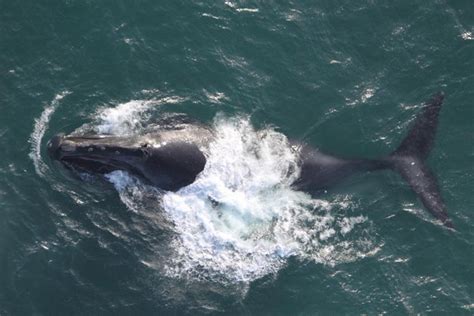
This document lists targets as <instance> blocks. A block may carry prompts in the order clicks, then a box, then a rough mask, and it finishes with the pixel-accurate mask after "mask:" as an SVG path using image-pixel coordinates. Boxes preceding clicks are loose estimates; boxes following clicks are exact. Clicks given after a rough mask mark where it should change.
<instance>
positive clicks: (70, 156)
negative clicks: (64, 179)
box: [47, 92, 453, 228]
mask: <svg viewBox="0 0 474 316" xmlns="http://www.w3.org/2000/svg"><path fill="white" fill-rule="evenodd" d="M443 99H444V95H443V93H441V92H440V93H437V94H435V95H434V96H433V97H432V98H431V99H430V100H429V101H427V102H426V103H425V104H424V105H423V108H422V109H421V112H420V113H419V114H418V116H417V118H416V119H415V121H414V122H413V124H412V126H411V128H410V130H409V132H408V134H407V135H406V136H405V138H404V139H403V140H402V142H401V144H400V145H399V146H398V148H396V149H395V150H394V151H392V152H391V153H389V154H387V155H386V156H384V157H381V158H379V159H363V158H355V159H354V158H342V157H337V156H334V155H329V154H326V153H323V152H322V151H320V150H319V149H315V148H313V147H311V146H310V145H308V144H304V143H301V142H297V141H290V144H291V146H292V148H293V149H294V150H295V151H296V152H297V154H298V157H299V167H300V174H299V177H298V178H297V179H296V180H295V181H294V183H293V187H294V188H296V189H298V190H303V191H306V192H309V193H311V194H317V193H318V192H321V191H323V190H327V189H328V188H330V187H332V186H334V185H336V184H338V183H340V182H341V181H342V180H343V179H346V178H347V177H349V176H351V175H353V174H355V173H359V172H373V171H377V170H384V169H391V170H393V171H396V172H398V173H399V174H400V175H401V176H402V177H403V178H404V179H405V180H406V182H408V184H409V185H410V187H411V188H412V189H413V191H414V192H415V193H416V194H417V196H418V197H419V199H420V200H421V202H422V203H423V205H424V206H425V207H426V209H427V210H428V211H429V212H430V213H431V214H432V215H433V216H434V217H435V218H437V219H438V220H440V221H441V222H442V223H443V224H444V225H445V226H447V227H449V228H453V224H452V222H451V220H450V218H449V217H448V214H447V211H446V206H445V203H444V201H443V199H442V197H441V193H440V191H439V186H438V183H437V180H436V178H435V176H434V174H433V173H432V172H431V171H430V169H429V167H428V165H427V164H426V160H427V158H428V156H429V153H430V152H431V149H432V148H433V145H434V140H435V135H436V130H437V126H438V116H439V112H440V110H441V106H442V103H443ZM212 140H213V131H212V129H211V128H209V127H207V126H205V125H202V124H197V123H194V124H179V126H175V127H173V128H169V127H168V128H164V129H161V130H157V131H155V132H153V133H148V134H145V135H141V136H133V137H119V136H111V135H92V136H91V135H88V136H77V135H69V136H66V135H64V134H58V135H56V136H54V137H53V138H52V139H51V140H50V141H49V142H48V145H47V146H48V152H49V154H50V156H51V157H52V158H53V159H54V160H57V161H60V162H61V163H63V164H64V165H65V166H66V167H68V168H70V169H76V170H80V171H86V172H90V173H98V174H106V173H109V172H112V171H114V170H125V171H127V172H129V173H131V174H134V175H136V176H138V177H140V178H142V179H143V180H145V181H146V182H148V183H150V184H152V185H154V186H156V187H158V188H161V189H163V190H169V191H177V190H179V189H180V188H182V187H184V186H187V185H189V184H191V183H192V182H194V180H195V179H196V177H197V176H198V175H199V173H200V172H201V171H203V170H204V167H205V165H206V155H205V152H206V147H207V146H208V145H209V143H210V142H212Z"/></svg>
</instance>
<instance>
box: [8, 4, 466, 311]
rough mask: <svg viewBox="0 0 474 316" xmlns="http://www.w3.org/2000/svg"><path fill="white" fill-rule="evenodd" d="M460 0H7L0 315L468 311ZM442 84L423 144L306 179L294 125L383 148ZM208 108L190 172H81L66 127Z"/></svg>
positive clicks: (332, 144) (129, 132)
mask: <svg viewBox="0 0 474 316" xmlns="http://www.w3.org/2000/svg"><path fill="white" fill-rule="evenodd" d="M473 33H474V7H473V6H472V4H471V3H470V1H457V2H454V1H441V0H440V1H432V2H429V3H428V2H425V1H398V2H396V3H395V2H390V1H382V2H376V1H361V2H354V1H331V2H325V1H316V2H314V1H313V2H311V1H308V2H305V1H303V2H299V3H293V2H289V3H277V2H273V1H267V2H261V1H221V2H215V3H211V2H209V3H205V2H179V1H168V2H163V1H158V2H157V1H139V2H126V1H114V2H110V3H100V2H96V1H63V2H55V3H53V2H46V1H23V2H6V1H3V2H1V1H0V48H1V49H0V78H1V80H0V101H1V102H0V110H1V112H0V113H1V114H0V123H1V124H0V145H1V149H2V153H1V157H2V159H1V160H0V315H2V316H3V315H31V314H35V315H69V314H77V315H109V314H119V315H122V314H123V315H129V314H132V313H134V314H139V315H141V314H151V315H157V314H158V315H169V314H172V315H173V314H174V315H181V314H250V315H253V314H256V315H260V314H267V315H274V314H281V315H294V314H310V315H313V314H322V315H327V314H385V313H386V314H429V313H434V314H447V315H448V314H449V315H462V314H465V315H470V314H472V313H474V267H473V262H474V225H473V221H472V219H473V206H474V196H473V195H472V191H473V189H474V163H473V161H474V160H473V159H474V145H473V143H474V128H473V121H474V110H473V100H474V59H473V56H474V40H473V38H474V37H473ZM440 90H442V91H444V92H445V94H446V98H445V105H444V107H443V109H442V111H441V115H440V126H439V130H438V134H437V139H436V144H435V147H434V149H433V152H432V154H431V157H430V159H429V160H428V164H429V165H430V167H431V169H432V170H433V172H434V173H435V174H436V175H437V178H438V182H439V185H440V188H441V192H442V195H443V197H444V199H445V201H446V205H447V208H448V212H449V214H450V216H451V218H452V220H453V223H454V225H455V228H456V230H455V231H450V230H448V229H445V228H443V227H442V226H441V225H439V224H438V223H437V222H436V221H435V220H433V218H432V217H431V216H430V215H429V213H427V211H426V210H425V209H424V207H423V206H422V205H421V203H420V201H418V200H417V198H416V195H415V194H414V193H413V192H412V191H411V190H410V188H409V187H408V185H407V184H406V183H405V182H404V181H403V180H402V179H401V177H399V176H398V175H396V174H394V173H392V172H390V171H383V172H379V173H370V174H360V175H357V176H355V177H353V178H352V179H349V180H347V181H345V182H344V183H342V184H341V185H340V186H338V187H336V188H333V189H331V190H329V191H326V192H322V193H321V194H320V195H310V194H308V193H305V192H301V191H297V190H295V189H294V188H293V187H292V186H291V183H292V182H293V181H294V179H296V178H297V177H298V175H299V173H300V172H301V171H300V169H299V166H298V163H297V162H298V159H297V152H298V151H297V149H295V148H292V147H291V145H290V140H292V139H295V140H298V141H303V142H305V143H308V144H310V145H312V146H313V147H318V148H321V149H322V150H324V151H326V152H330V153H334V154H336V155H340V156H347V157H366V158H376V157H380V156H383V155H386V154H388V153H389V152H391V151H392V150H393V149H394V148H396V146H397V144H398V143H399V142H400V141H401V139H402V138H403V136H404V134H405V133H406V131H407V129H408V127H409V125H410V123H411V122H412V121H413V119H414V118H415V117H416V114H417V113H418V112H419V110H420V108H421V106H422V104H423V101H424V100H426V99H428V98H429V97H430V95H431V94H433V93H435V92H437V91H440ZM182 119H185V120H188V119H189V120H196V121H200V122H203V123H205V124H207V125H208V126H209V127H210V128H212V130H213V132H214V135H215V138H214V140H213V141H212V143H211V144H210V145H209V148H207V149H206V152H205V155H206V157H207V164H206V166H205V169H204V171H203V172H202V173H201V174H200V175H199V177H198V178H197V179H196V181H195V182H194V183H192V184H191V185H189V186H187V187H184V188H182V189H181V190H179V191H177V192H165V191H161V190H159V189H157V188H154V187H152V186H150V185H147V184H145V183H142V182H141V181H140V179H137V178H135V177H134V176H133V175H130V174H128V173H126V172H123V171H115V172H112V173H110V174H108V175H106V176H105V177H96V176H92V175H88V174H74V173H71V172H70V171H68V170H66V169H64V168H63V167H62V166H60V165H59V164H57V163H56V162H54V161H51V160H50V159H49V157H48V156H47V154H46V150H45V145H46V142H47V140H48V139H49V138H50V137H52V136H53V135H54V134H56V133H59V132H65V133H76V134H83V133H91V132H92V133H106V134H113V135H120V136H133V135H140V134H144V133H147V132H149V131H151V130H153V129H154V128H155V127H156V126H157V124H159V122H160V121H163V120H166V121H167V122H178V121H179V120H182Z"/></svg>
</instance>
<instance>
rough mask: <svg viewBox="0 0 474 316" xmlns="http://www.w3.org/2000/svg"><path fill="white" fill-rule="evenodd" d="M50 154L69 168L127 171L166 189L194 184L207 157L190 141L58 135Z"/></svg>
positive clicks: (174, 189)
mask: <svg viewBox="0 0 474 316" xmlns="http://www.w3.org/2000/svg"><path fill="white" fill-rule="evenodd" d="M47 148H48V153H49V156H50V157H51V158H52V159H53V160H56V161H59V162H60V163H62V164H63V165H65V166H66V167H67V168H69V169H73V170H77V171H80V172H87V173H92V174H107V173H110V172H112V171H115V170H123V171H127V172H129V173H131V174H133V175H135V176H138V177H140V178H142V179H144V180H146V181H147V182H149V183H151V184H153V185H155V186H157V187H159V188H161V189H164V190H170V191H176V190H178V189H180V188H181V187H184V186H186V185H188V184H191V183H192V182H193V181H194V180H195V179H196V176H197V175H198V174H199V173H200V172H201V171H202V170H203V169H204V166H205V164H206V158H205V156H204V154H203V152H202V151H201V150H200V149H199V147H198V146H197V145H196V144H195V143H193V142H189V141H186V140H179V139H178V140H174V141H171V142H162V143H159V144H158V145H156V144H154V143H153V142H150V136H149V135H148V136H147V137H122V136H110V135H93V136H72V135H70V136H66V135H64V134H58V135H55V136H54V137H52V138H51V139H50V140H49V142H48V145H47Z"/></svg>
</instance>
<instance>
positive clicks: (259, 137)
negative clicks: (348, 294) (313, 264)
mask: <svg viewBox="0 0 474 316" xmlns="http://www.w3.org/2000/svg"><path fill="white" fill-rule="evenodd" d="M215 128H216V132H217V139H216V141H215V142H214V143H213V144H212V145H211V148H210V151H209V155H208V156H209V157H208V161H207V164H206V168H205V170H204V171H203V172H202V174H201V175H200V177H199V178H198V179H197V180H196V181H195V182H194V183H193V184H191V185H189V186H187V187H185V188H183V189H181V190H180V191H178V192H176V193H172V192H170V193H167V194H165V195H164V197H163V207H164V210H165V212H166V213H167V214H168V215H169V216H170V218H171V220H172V221H173V223H174V224H175V230H176V232H177V237H176V238H175V240H174V242H173V245H172V248H173V249H174V250H175V255H174V256H173V257H172V258H171V260H170V262H169V263H168V265H167V266H166V267H165V271H166V273H167V274H168V275H171V276H174V277H183V276H186V277H196V276H199V277H200V278H202V277H207V278H211V279H212V278H219V279H222V278H223V277H225V278H226V279H228V280H231V281H236V282H237V281H238V282H249V281H252V280H254V279H256V278H260V277H262V276H264V275H266V274H269V273H274V272H277V271H278V270H279V269H280V268H281V267H282V266H283V265H284V264H285V263H286V260H287V259H288V258H289V257H291V256H296V257H298V258H300V259H310V260H314V261H317V262H322V263H327V264H335V263H337V262H338V261H346V260H354V259H355V257H354V254H355V253H361V252H360V251H359V250H360V249H356V248H357V247H352V244H347V245H346V248H347V249H342V250H337V251H341V253H339V254H335V253H334V252H335V250H334V249H335V246H338V245H337V241H336V239H337V236H338V235H341V233H344V234H348V233H349V232H350V231H351V230H352V228H353V227H354V226H355V225H356V224H360V223H363V222H365V221H366V219H365V218H360V217H358V218H355V219H343V220H346V222H340V221H339V220H338V219H336V218H334V217H333V216H331V215H330V214H329V213H328V211H329V210H330V209H331V208H332V207H333V205H338V206H340V207H341V206H342V207H344V206H345V205H344V202H343V203H342V204H338V203H334V204H331V203H329V202H327V201H323V200H316V199H312V198H311V197H310V196H309V195H307V194H305V193H302V192H298V191H295V190H293V189H292V188H291V187H290V185H291V183H292V182H293V181H294V179H295V178H296V177H297V176H298V172H299V170H298V166H297V153H295V152H293V151H292V150H291V149H290V146H289V144H288V141H287V139H286V138H285V137H284V136H283V135H282V134H280V133H277V132H275V131H273V130H271V129H265V130H263V131H260V132H258V131H255V130H254V129H253V128H252V127H251V125H250V123H249V121H248V120H247V119H234V120H223V119H219V120H217V122H216V124H215ZM216 202H217V203H216ZM213 204H214V206H213ZM341 227H342V228H341ZM339 246H340V245H339ZM339 248H341V247H339ZM369 248H371V247H369Z"/></svg>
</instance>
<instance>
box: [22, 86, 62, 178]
mask: <svg viewBox="0 0 474 316" xmlns="http://www.w3.org/2000/svg"><path fill="white" fill-rule="evenodd" d="M68 94H70V92H69V91H63V92H61V93H58V94H56V96H55V97H54V99H53V101H52V102H51V104H49V105H47V106H46V107H45V108H44V110H43V112H42V113H41V116H40V117H39V118H37V119H35V126H34V128H33V132H32V133H31V135H30V139H29V142H30V144H31V151H30V153H29V156H30V158H31V160H33V164H34V166H35V171H36V173H37V174H38V175H39V176H43V175H44V172H45V169H46V164H45V163H44V162H43V160H42V158H41V141H42V139H43V136H44V133H45V132H46V129H47V128H48V123H49V120H50V119H51V115H53V113H54V111H56V109H57V108H58V106H59V102H60V101H61V100H62V99H63V98H64V97H65V96H67V95H68Z"/></svg>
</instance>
